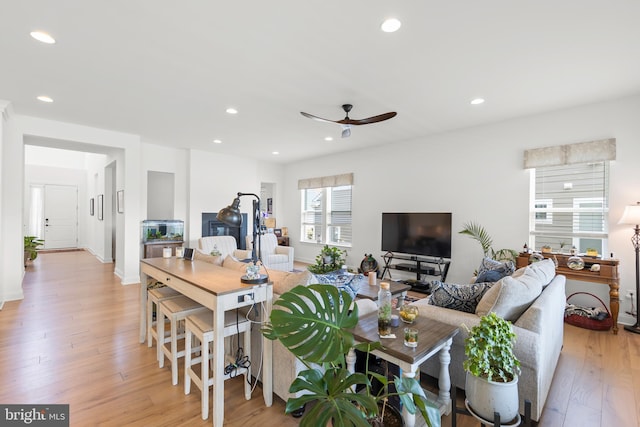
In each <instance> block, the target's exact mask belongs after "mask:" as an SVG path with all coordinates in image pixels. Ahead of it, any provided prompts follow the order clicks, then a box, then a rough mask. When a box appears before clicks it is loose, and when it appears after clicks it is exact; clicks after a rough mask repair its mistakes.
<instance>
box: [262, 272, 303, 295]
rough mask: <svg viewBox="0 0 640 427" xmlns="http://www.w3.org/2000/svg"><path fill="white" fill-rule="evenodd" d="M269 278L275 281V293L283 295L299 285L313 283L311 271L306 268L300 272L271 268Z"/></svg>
mask: <svg viewBox="0 0 640 427" xmlns="http://www.w3.org/2000/svg"><path fill="white" fill-rule="evenodd" d="M269 280H270V281H272V282H273V293H274V294H278V295H282V294H283V293H285V292H287V291H290V290H291V289H293V288H295V287H296V286H298V285H304V286H306V285H308V284H309V283H311V282H310V280H311V273H310V272H309V271H306V270H305V271H302V272H299V273H294V272H287V271H278V270H271V271H270V272H269Z"/></svg>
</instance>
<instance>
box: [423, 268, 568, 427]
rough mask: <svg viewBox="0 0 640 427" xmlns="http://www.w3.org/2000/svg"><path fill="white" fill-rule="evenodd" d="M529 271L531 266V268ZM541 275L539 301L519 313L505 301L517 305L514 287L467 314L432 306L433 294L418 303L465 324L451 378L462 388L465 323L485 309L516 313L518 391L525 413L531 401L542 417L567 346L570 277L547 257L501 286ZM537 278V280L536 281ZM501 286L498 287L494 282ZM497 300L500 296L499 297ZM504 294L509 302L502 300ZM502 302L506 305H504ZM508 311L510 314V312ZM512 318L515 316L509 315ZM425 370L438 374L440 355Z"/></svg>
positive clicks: (488, 296)
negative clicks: (511, 292)
mask: <svg viewBox="0 0 640 427" xmlns="http://www.w3.org/2000/svg"><path fill="white" fill-rule="evenodd" d="M525 269H528V270H526V271H525ZM525 274H526V277H528V278H529V279H531V277H537V278H538V279H539V280H540V281H541V282H544V283H541V286H542V291H541V293H539V296H537V298H535V299H534V301H533V302H532V303H531V304H530V305H528V304H526V306H523V307H522V309H523V310H524V312H523V313H522V314H521V315H517V310H516V311H513V310H511V309H510V308H509V307H506V308H505V307H504V304H509V303H510V302H511V303H513V304H514V305H517V301H516V300H517V297H514V296H513V295H509V296H508V295H507V292H506V290H507V289H508V288H499V287H496V288H495V289H493V288H492V289H493V290H492V289H490V290H489V291H487V292H486V293H485V294H484V296H483V297H482V299H481V300H480V302H479V303H478V310H477V312H476V313H466V312H462V311H458V310H453V309H450V308H445V307H440V306H436V305H431V304H429V303H428V301H427V298H425V299H422V300H419V301H418V302H416V303H414V304H415V305H417V306H418V309H419V313H420V314H419V315H420V316H421V317H424V318H428V319H434V320H438V321H440V322H444V323H447V324H450V325H455V326H460V332H459V333H458V334H457V335H456V336H455V337H454V339H453V345H452V347H451V365H450V366H449V371H450V374H451V382H452V384H455V385H456V386H457V387H459V388H464V386H465V376H466V373H465V371H464V369H463V367H462V362H463V361H464V360H465V359H466V356H465V354H464V340H465V338H466V337H467V335H468V334H467V331H466V329H465V328H464V327H463V326H462V325H466V326H467V327H469V328H472V327H473V326H475V325H477V324H478V323H479V321H480V316H479V314H486V313H484V312H483V311H482V310H486V311H496V313H497V314H499V315H501V316H502V317H505V318H507V317H509V316H510V315H511V316H512V315H514V314H515V315H516V316H517V318H515V319H512V322H513V330H514V332H515V334H516V343H515V348H514V350H515V355H516V357H517V358H518V359H519V360H520V363H521V373H520V377H519V378H518V393H519V398H520V413H521V414H523V413H524V399H528V400H530V401H531V405H532V407H531V412H532V413H531V416H532V418H533V419H534V420H535V421H538V420H539V418H540V415H541V414H542V410H543V408H544V404H545V401H546V399H547V395H548V394H549V388H550V387H551V381H552V380H553V374H554V372H555V369H556V365H557V363H558V358H559V357H560V351H561V350H562V341H563V333H564V329H563V328H564V325H563V320H564V308H565V302H566V295H565V281H566V280H565V277H564V276H562V275H555V266H554V265H553V262H552V261H551V260H546V261H541V262H538V263H535V264H532V265H530V266H528V267H524V268H522V269H519V270H518V271H516V272H515V273H513V275H512V276H510V279H506V278H505V279H501V282H497V283H496V284H500V285H501V286H507V285H513V284H514V283H517V282H519V281H521V279H520V278H521V277H523V275H525ZM530 281H531V280H530ZM494 286H495V285H494ZM496 298H497V299H496ZM500 298H502V300H503V301H500ZM500 304H502V305H503V306H502V307H499V305H500ZM503 314H507V315H506V316H505V315H503ZM508 320H509V319H508ZM421 369H422V371H423V372H425V373H427V374H429V375H431V376H433V377H436V378H437V377H438V373H439V362H438V358H437V357H436V358H432V359H430V360H429V361H427V363H425V364H424V365H422V367H421Z"/></svg>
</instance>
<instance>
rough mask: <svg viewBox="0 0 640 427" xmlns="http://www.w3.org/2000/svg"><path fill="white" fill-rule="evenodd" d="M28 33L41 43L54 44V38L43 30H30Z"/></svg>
mask: <svg viewBox="0 0 640 427" xmlns="http://www.w3.org/2000/svg"><path fill="white" fill-rule="evenodd" d="M30 34H31V37H33V38H34V39H36V40H38V41H39V42H42V43H46V44H54V43H55V42H56V39H54V38H53V37H51V36H50V35H49V34H47V33H45V32H44V31H32V32H31V33H30Z"/></svg>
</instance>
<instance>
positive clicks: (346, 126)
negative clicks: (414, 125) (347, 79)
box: [300, 104, 398, 138]
mask: <svg viewBox="0 0 640 427" xmlns="http://www.w3.org/2000/svg"><path fill="white" fill-rule="evenodd" d="M352 108H353V105H351V104H344V105H342V109H343V110H344V112H345V113H346V116H345V118H344V119H342V120H329V119H323V118H322V117H318V116H314V115H313V114H309V113H305V112H303V111H301V112H300V114H302V115H303V116H305V117H308V118H310V119H313V120H318V121H319V122H327V123H337V124H339V125H342V137H343V138H347V137H349V136H351V126H358V125H368V124H370V123H378V122H382V121H384V120H389V119H390V118H392V117H395V116H396V115H397V114H398V113H396V112H395V111H392V112H390V113H384V114H380V115H377V116H373V117H368V118H366V119H352V118H349V112H350V111H351V109H352Z"/></svg>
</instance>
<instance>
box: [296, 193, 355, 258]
mask: <svg viewBox="0 0 640 427" xmlns="http://www.w3.org/2000/svg"><path fill="white" fill-rule="evenodd" d="M344 188H348V189H349V197H348V201H349V210H348V211H344V210H340V211H338V210H333V209H332V198H331V196H332V192H333V191H336V190H337V189H344ZM318 190H319V195H320V196H321V197H319V199H320V206H319V207H320V209H319V211H320V212H319V215H318V216H319V217H320V218H321V222H310V221H306V220H307V218H308V217H309V214H310V213H314V212H315V213H316V214H317V211H313V210H309V209H306V208H307V206H308V202H307V200H308V197H309V193H310V192H314V191H318ZM333 212H342V213H344V212H348V217H349V220H350V221H349V222H348V224H347V223H343V224H336V223H334V222H332V213H333ZM309 227H315V228H314V230H313V235H314V238H312V239H309V238H307V237H306V236H307V234H308V229H309ZM336 227H337V228H341V227H348V228H350V229H351V230H352V231H353V185H351V184H348V185H334V186H327V187H319V188H303V189H300V242H301V243H316V244H326V245H331V246H339V247H351V246H352V244H353V239H348V241H340V240H339V239H333V238H331V235H332V233H331V230H332V229H334V228H336ZM318 229H319V230H318Z"/></svg>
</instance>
